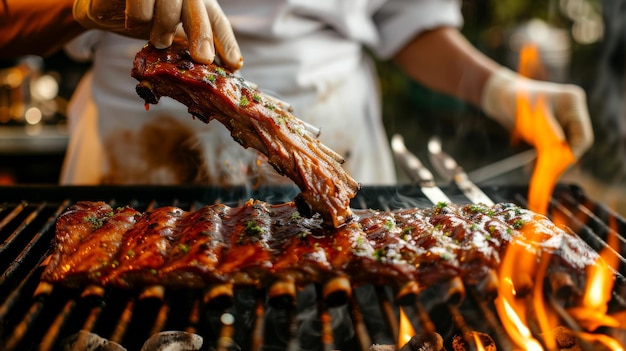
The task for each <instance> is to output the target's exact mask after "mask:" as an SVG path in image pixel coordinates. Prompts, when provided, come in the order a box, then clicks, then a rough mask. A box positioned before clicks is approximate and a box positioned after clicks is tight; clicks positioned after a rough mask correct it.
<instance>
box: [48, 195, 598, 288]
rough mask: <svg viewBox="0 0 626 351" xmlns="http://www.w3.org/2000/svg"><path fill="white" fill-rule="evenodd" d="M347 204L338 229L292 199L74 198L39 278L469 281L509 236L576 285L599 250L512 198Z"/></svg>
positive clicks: (190, 282) (118, 282) (239, 282)
mask: <svg viewBox="0 0 626 351" xmlns="http://www.w3.org/2000/svg"><path fill="white" fill-rule="evenodd" d="M353 212H354V217H353V219H352V220H350V221H348V222H347V223H346V224H345V225H343V226H342V227H340V228H329V227H327V226H323V225H322V219H321V218H320V217H319V216H315V217H313V218H306V217H303V216H300V214H299V212H298V209H297V206H296V205H295V204H294V203H293V202H289V203H283V204H269V203H266V202H262V201H258V200H257V201H255V200H249V201H248V202H246V203H245V204H244V205H242V206H238V207H229V206H227V205H224V204H217V205H207V206H204V207H201V208H199V209H197V210H191V211H185V210H183V209H181V208H178V207H173V206H166V207H159V208H156V209H153V210H150V211H147V212H138V211H136V210H134V209H132V208H129V207H120V208H117V209H113V208H111V207H110V206H109V205H108V204H106V203H104V202H78V203H75V204H73V205H72V206H70V207H69V208H68V209H67V210H66V211H64V212H63V213H62V214H61V215H60V217H59V218H58V220H57V226H56V239H55V247H54V250H53V252H52V256H51V259H50V262H49V264H48V266H47V267H46V269H45V271H44V273H43V275H42V279H43V280H45V281H48V282H52V283H60V284H64V285H68V286H72V287H79V286H85V285H88V284H96V285H100V286H114V287H122V288H133V287H145V286H149V285H154V284H160V285H165V286H169V287H183V288H203V287H207V286H209V285H210V284H216V283H227V284H233V285H234V286H263V285H266V284H268V283H269V282H272V281H275V280H283V281H284V280H288V281H292V282H294V283H295V284H297V285H300V286H304V285H306V284H309V283H325V282H327V281H328V280H330V279H332V278H334V277H337V276H346V277H349V279H350V281H351V282H352V284H355V285H359V284H377V285H391V286H396V287H398V288H401V287H402V286H404V285H405V284H406V283H408V282H417V283H418V285H419V286H420V287H427V286H432V285H434V284H438V283H443V282H445V281H448V280H450V279H452V278H455V277H460V278H461V279H462V280H463V281H464V282H465V283H466V284H469V285H473V284H477V283H478V282H480V281H481V279H483V278H484V277H485V276H486V275H487V274H488V272H489V271H490V270H493V269H497V268H498V267H499V264H500V262H501V258H502V255H503V253H504V251H505V250H506V247H507V245H508V244H509V243H510V242H511V241H512V240H514V238H517V239H519V240H523V241H526V242H525V244H527V245H528V247H529V249H532V250H536V251H537V254H538V256H537V257H541V253H542V251H543V252H548V253H551V254H553V255H552V256H551V262H550V266H549V271H550V272H560V271H565V272H569V273H571V272H574V273H575V274H571V276H572V278H573V279H578V280H580V281H578V282H577V284H580V285H579V286H583V285H584V281H582V280H583V279H584V269H585V267H587V266H589V265H591V264H594V261H595V260H596V259H597V258H598V255H597V254H596V253H595V251H593V250H592V249H590V248H589V247H588V246H587V245H586V244H585V243H584V242H583V241H582V240H580V239H579V238H578V237H577V236H574V235H572V234H570V233H568V232H565V231H563V230H561V229H559V228H558V227H557V226H556V225H554V224H553V223H552V222H551V221H550V220H549V219H547V218H546V217H544V216H541V215H538V214H535V213H533V212H531V211H529V210H526V209H523V208H520V207H518V206H515V205H513V204H496V205H494V206H491V207H487V206H482V205H454V204H445V205H444V204H441V205H438V206H435V207H432V208H423V209H418V208H409V209H399V210H393V211H377V210H357V209H354V210H353ZM527 233H532V234H533V235H532V236H529V235H525V234H527ZM525 237H532V239H524V238H525ZM529 240H532V242H531V241H529Z"/></svg>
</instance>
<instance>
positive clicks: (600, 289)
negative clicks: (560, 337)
mask: <svg viewBox="0 0 626 351" xmlns="http://www.w3.org/2000/svg"><path fill="white" fill-rule="evenodd" d="M609 224H610V227H611V228H615V227H617V224H616V222H615V218H614V217H610V218H609ZM618 235H619V234H617V232H616V231H615V230H614V229H611V230H610V231H609V233H608V235H607V240H606V243H607V245H606V246H605V247H604V248H603V249H602V250H600V252H599V253H600V257H598V259H597V260H596V262H595V264H594V265H591V266H589V268H588V269H587V284H586V287H585V293H584V295H583V298H582V302H581V306H579V307H574V308H571V309H570V310H568V312H569V313H570V314H571V315H572V316H573V317H574V318H575V319H576V320H577V321H578V323H580V324H581V326H582V327H583V328H585V329H586V330H588V331H593V330H595V329H597V328H598V327H600V326H609V327H619V326H620V323H619V321H617V320H616V319H615V318H613V317H611V316H609V315H607V314H606V313H607V310H608V303H609V301H610V300H611V293H612V291H613V285H614V283H615V273H614V272H615V269H617V267H618V265H619V252H618V251H619V239H618Z"/></svg>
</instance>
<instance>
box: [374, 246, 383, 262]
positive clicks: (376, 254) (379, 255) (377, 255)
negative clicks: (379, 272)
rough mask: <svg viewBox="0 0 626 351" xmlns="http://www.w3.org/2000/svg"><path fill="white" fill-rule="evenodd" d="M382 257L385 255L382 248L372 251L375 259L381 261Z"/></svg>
mask: <svg viewBox="0 0 626 351" xmlns="http://www.w3.org/2000/svg"><path fill="white" fill-rule="evenodd" d="M384 257H385V250H384V249H376V251H374V258H375V259H376V261H382V260H383V258H384Z"/></svg>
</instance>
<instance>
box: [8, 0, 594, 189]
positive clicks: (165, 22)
mask: <svg viewBox="0 0 626 351" xmlns="http://www.w3.org/2000/svg"><path fill="white" fill-rule="evenodd" d="M29 1H30V0H8V8H9V9H11V8H13V9H15V10H14V11H13V17H12V19H11V20H12V21H14V22H15V21H16V20H15V19H14V18H15V17H19V16H16V13H17V14H19V12H20V11H19V5H14V3H15V4H19V3H20V2H26V3H28V2H29ZM68 2H69V4H66V5H65V6H66V8H65V11H64V12H60V10H58V9H59V8H60V7H61V6H62V5H61V3H68ZM37 3H38V4H39V2H37ZM44 3H45V2H44ZM127 3H128V8H125V6H124V2H123V1H104V0H76V2H75V4H74V5H75V6H74V16H75V17H76V19H77V20H78V22H80V23H81V24H82V25H83V26H84V27H85V28H89V29H91V30H90V31H87V32H84V33H82V34H81V35H80V36H77V37H74V35H75V34H77V33H78V32H81V30H80V29H77V28H76V26H75V23H72V21H71V19H70V18H69V17H70V13H69V6H72V4H71V2H70V1H67V0H65V1H62V2H61V1H59V2H58V5H57V6H56V9H57V10H56V12H54V13H55V14H57V16H61V17H60V19H62V20H63V21H59V20H58V19H57V22H67V23H66V26H68V27H70V28H71V30H69V31H66V33H68V34H67V35H64V36H61V39H64V40H65V39H69V38H68V37H74V39H73V40H72V41H71V42H69V43H68V44H67V45H66V49H67V52H68V53H70V55H72V56H73V57H75V58H77V59H85V60H86V59H91V60H93V68H92V69H91V70H90V72H88V73H87V74H86V75H85V76H84V78H83V80H82V81H81V82H80V84H79V86H78V87H77V89H76V92H75V95H74V96H73V98H72V101H71V104H70V106H69V121H70V130H71V140H70V144H69V147H68V152H67V156H66V159H65V163H64V167H63V172H62V176H61V183H63V184H103V183H111V184H133V183H134V184H136V183H154V184H167V183H217V184H236V183H241V182H247V181H250V180H251V179H255V180H257V181H259V180H260V181H263V182H268V183H273V182H281V181H285V179H284V178H282V177H279V176H277V175H275V174H274V172H273V171H272V170H271V169H270V168H269V167H267V166H266V164H265V163H264V162H263V158H262V157H261V156H259V155H258V153H256V152H255V151H254V150H244V149H243V148H241V147H240V146H239V145H238V144H237V143H235V142H233V141H232V138H231V137H230V136H229V134H228V132H227V130H226V129H225V128H224V127H222V126H221V125H219V124H218V123H216V122H212V123H210V124H208V125H204V124H203V123H202V122H199V121H197V120H193V119H192V118H191V117H190V116H189V114H188V113H187V112H186V108H185V107H184V106H182V105H181V104H179V103H177V102H175V101H173V100H168V99H167V98H163V99H162V100H161V101H160V102H159V104H157V105H154V106H151V107H150V109H149V111H147V112H146V111H145V110H144V104H143V100H141V99H140V98H139V97H138V96H137V94H136V93H135V91H134V87H135V85H136V83H137V82H136V81H135V80H134V79H133V78H131V77H130V75H129V72H130V69H131V67H132V59H133V57H134V55H135V53H136V52H137V51H139V50H140V49H141V47H142V46H143V45H144V44H145V42H146V39H148V38H149V39H150V40H151V41H152V42H153V43H154V44H155V45H157V46H160V47H167V46H168V45H170V43H171V40H172V37H173V35H174V32H175V31H176V30H175V29H174V28H177V29H178V32H179V33H180V32H181V30H180V29H181V26H180V24H179V22H181V21H182V25H183V26H182V27H183V28H184V29H185V32H186V34H187V36H188V38H189V42H190V50H191V53H192V57H194V58H195V59H196V60H198V61H201V62H210V61H212V60H213V59H214V56H215V55H216V54H217V57H218V58H219V60H220V62H221V63H222V64H224V65H226V66H227V67H230V68H233V69H238V68H241V70H240V73H241V74H242V76H243V77H245V78H246V79H247V80H249V81H252V82H254V83H256V84H258V85H259V87H260V89H261V90H264V91H265V92H267V93H269V94H272V95H275V96H277V97H280V98H281V99H282V100H284V101H288V102H289V103H290V104H291V105H292V106H293V108H294V114H295V115H296V116H297V117H298V118H300V119H303V120H305V121H307V122H309V123H310V124H312V125H315V126H319V127H321V128H322V135H321V136H320V139H321V140H322V142H323V143H324V144H326V145H328V146H329V147H331V148H332V149H333V150H335V151H337V152H338V153H340V154H341V155H342V156H343V157H344V158H345V159H346V163H345V164H344V166H345V168H346V170H347V171H348V173H349V174H351V175H352V177H353V178H354V179H356V180H357V181H359V182H361V183H362V184H393V183H395V181H396V175H395V174H394V165H393V162H392V158H391V155H390V151H389V146H388V140H387V138H386V136H385V132H384V129H383V125H382V121H381V108H380V101H379V92H378V86H377V78H376V72H375V70H374V67H373V65H372V62H371V60H370V59H369V56H368V55H366V54H365V49H366V48H367V49H369V51H371V52H373V53H374V54H375V55H377V56H378V57H379V58H380V59H394V60H395V61H396V62H397V63H398V64H399V66H400V67H401V68H403V69H404V70H405V71H406V73H407V74H408V75H409V76H411V77H412V78H414V79H415V80H417V81H419V82H420V83H422V84H424V85H426V86H428V87H430V88H433V89H435V90H437V91H440V92H443V93H447V94H449V95H451V96H454V97H457V98H460V99H462V100H465V101H467V102H469V103H471V104H473V105H475V106H477V107H480V108H482V109H483V111H484V112H485V113H486V114H487V115H488V116H489V117H491V118H493V119H495V120H496V121H498V122H499V123H500V124H502V125H503V126H505V127H507V128H509V129H511V128H512V127H513V125H514V123H515V96H516V93H517V92H518V91H520V90H521V89H524V90H525V91H526V92H527V94H529V95H530V97H531V99H532V98H533V97H536V96H537V94H539V93H543V94H546V96H547V99H548V101H549V105H550V107H551V108H552V109H553V112H554V117H551V118H554V119H555V120H554V121H553V123H552V125H553V126H554V128H555V129H557V130H558V131H557V133H559V134H563V133H564V135H565V136H566V138H567V140H568V142H569V144H570V146H571V148H572V150H573V151H574V153H575V154H576V155H577V156H581V155H582V154H583V153H584V152H585V151H586V150H587V148H588V147H589V146H590V145H591V144H592V142H593V132H592V129H591V123H590V120H589V115H588V111H587V106H586V102H585V94H584V92H583V90H582V89H580V88H579V87H576V86H572V85H563V84H554V83H547V82H540V81H534V80H528V79H525V78H522V77H520V76H518V75H517V74H515V73H514V72H512V71H510V70H508V69H506V68H503V67H501V66H499V65H498V64H496V63H495V62H493V61H492V60H490V59H488V58H487V57H485V56H484V55H483V54H481V53H480V52H478V51H477V50H476V49H475V48H474V47H472V46H471V45H470V44H469V43H468V42H467V40H466V39H465V38H464V37H463V36H462V35H461V34H460V33H459V31H458V28H459V27H460V26H461V24H462V17H461V12H460V4H459V1H454V0H332V1H325V0H322V1H307V0H271V1H270V0H229V1H223V2H221V3H220V4H219V5H218V3H217V2H216V1H214V0H205V1H200V0H176V1H174V0H167V1H166V0H156V5H155V0H151V1H143V2H141V1H128V2H127ZM220 6H221V7H220ZM16 7H17V9H16ZM204 9H206V11H205V10H204ZM124 13H126V15H127V16H126V23H127V26H124V25H123V23H124V21H123V20H120V19H122V18H124ZM103 14H104V15H103ZM207 14H208V16H207ZM48 17H50V16H48ZM45 18H46V17H45V16H44V17H42V20H45ZM50 22H53V21H50ZM152 23H153V24H154V25H152ZM229 23H230V25H229ZM15 25H16V26H17V25H18V24H15ZM55 25H58V24H53V23H49V26H50V27H51V28H54V27H55ZM40 27H41V26H40ZM231 27H232V31H231ZM0 29H1V28H0ZM210 30H213V32H214V33H215V38H216V39H215V43H216V45H215V48H214V47H213V46H212V43H211V40H210V39H211V34H210V33H211V32H210ZM51 32H54V30H51ZM2 33H5V32H4V30H2ZM12 33H16V32H15V31H13V32H12ZM17 33H20V32H17ZM25 33H26V34H28V33H30V32H25ZM118 33H121V34H123V35H124V36H122V35H118ZM207 33H208V34H207ZM233 33H234V35H233ZM21 34H22V35H26V34H23V33H21ZM130 36H135V37H140V38H142V39H132V38H130ZM235 38H236V40H235ZM5 42H6V40H5ZM9 44H11V43H10V41H9ZM13 44H14V45H15V44H16V43H15V42H13ZM42 45H43V44H42ZM215 49H217V51H216V50H215ZM2 51H5V52H6V50H4V49H3V50H2ZM242 57H243V58H244V59H245V64H243V61H241V58H242ZM242 64H243V66H242Z"/></svg>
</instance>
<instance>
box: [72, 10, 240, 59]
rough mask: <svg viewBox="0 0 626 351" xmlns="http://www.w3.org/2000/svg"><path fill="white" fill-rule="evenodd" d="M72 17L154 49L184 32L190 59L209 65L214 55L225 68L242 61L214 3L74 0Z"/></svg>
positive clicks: (228, 29) (82, 22)
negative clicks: (142, 42)
mask: <svg viewBox="0 0 626 351" xmlns="http://www.w3.org/2000/svg"><path fill="white" fill-rule="evenodd" d="M73 14H74V18H75V19H76V21H77V22H78V23H80V24H81V25H82V26H83V27H85V28H88V29H101V30H106V31H111V32H115V33H118V34H122V35H126V36H130V37H134V38H138V39H150V42H151V43H152V44H153V45H154V46H156V47H157V48H161V49H162V48H166V47H169V46H170V45H172V41H173V40H174V37H175V36H176V35H177V34H178V35H181V32H182V31H181V30H180V25H181V24H182V28H183V29H184V34H185V35H186V36H187V40H188V43H189V52H190V53H191V57H192V58H193V59H194V60H196V61H198V62H202V63H212V62H213V60H214V59H215V56H216V51H217V56H218V57H219V58H220V59H221V61H222V62H221V63H222V64H223V65H224V66H225V67H226V68H228V69H230V70H232V71H236V70H238V69H239V68H241V66H242V64H243V59H242V57H241V51H240V50H239V45H238V44H237V41H236V40H235V35H234V33H233V30H232V27H231V26H230V22H229V21H228V19H227V18H226V15H225V14H224V11H222V8H221V7H220V5H219V4H218V3H217V0H75V1H74V11H73Z"/></svg>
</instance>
